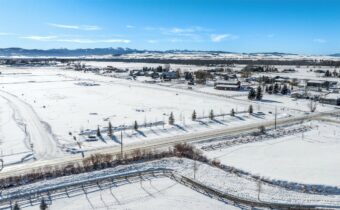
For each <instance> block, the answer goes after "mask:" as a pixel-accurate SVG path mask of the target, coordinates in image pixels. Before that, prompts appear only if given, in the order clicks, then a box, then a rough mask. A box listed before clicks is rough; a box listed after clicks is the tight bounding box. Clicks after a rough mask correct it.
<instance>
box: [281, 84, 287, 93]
mask: <svg viewBox="0 0 340 210" xmlns="http://www.w3.org/2000/svg"><path fill="white" fill-rule="evenodd" d="M281 94H282V95H287V94H288V86H287V84H284V85H283V87H282V89H281Z"/></svg>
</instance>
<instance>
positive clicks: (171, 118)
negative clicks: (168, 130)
mask: <svg viewBox="0 0 340 210" xmlns="http://www.w3.org/2000/svg"><path fill="white" fill-rule="evenodd" d="M173 124H175V118H174V114H173V113H172V112H171V113H170V116H169V125H173Z"/></svg>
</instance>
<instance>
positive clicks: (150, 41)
mask: <svg viewBox="0 0 340 210" xmlns="http://www.w3.org/2000/svg"><path fill="white" fill-rule="evenodd" d="M147 42H148V43H150V44H156V43H159V40H155V39H151V40H147Z"/></svg>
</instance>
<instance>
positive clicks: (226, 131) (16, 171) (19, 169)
mask: <svg viewBox="0 0 340 210" xmlns="http://www.w3.org/2000/svg"><path fill="white" fill-rule="evenodd" d="M339 112H340V110H339V109H337V110H332V111H328V112H318V113H312V114H308V115H303V116H297V117H289V118H281V119H278V120H277V125H278V126H279V125H286V124H291V123H298V122H302V121H304V120H312V119H320V118H322V117H323V116H327V115H329V114H335V113H339ZM259 126H265V127H266V128H270V127H274V120H268V121H266V122H263V123H258V122H257V123H252V124H247V125H242V126H237V127H230V128H223V129H216V130H211V131H204V132H197V133H194V134H185V135H175V136H171V137H165V138H160V139H153V140H150V141H148V142H140V143H134V144H128V145H125V146H124V153H126V154H129V153H131V152H133V151H134V150H136V149H161V148H168V147H170V146H173V145H175V144H177V143H183V142H197V141H202V140H205V139H211V138H215V137H222V136H226V135H231V134H237V133H242V132H249V131H253V130H258V128H259ZM98 153H100V154H112V155H116V154H120V147H119V146H114V147H107V148H102V149H97V150H93V151H87V152H86V153H85V157H88V156H90V155H91V154H98ZM82 159H83V158H82V157H81V155H80V154H78V155H66V154H65V155H64V156H62V157H56V158H54V159H53V160H52V159H49V160H41V161H36V162H33V163H25V164H19V165H14V166H9V167H5V168H4V169H3V171H1V172H0V178H4V177H9V176H14V175H20V174H25V173H30V172H31V171H32V170H33V169H39V168H43V167H45V166H51V167H53V166H66V165H68V164H75V163H79V162H82Z"/></svg>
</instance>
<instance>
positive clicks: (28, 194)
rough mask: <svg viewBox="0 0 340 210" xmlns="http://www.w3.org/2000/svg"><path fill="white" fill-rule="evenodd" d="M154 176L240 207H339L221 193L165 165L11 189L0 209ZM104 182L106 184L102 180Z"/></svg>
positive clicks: (2, 199) (3, 199)
mask: <svg viewBox="0 0 340 210" xmlns="http://www.w3.org/2000/svg"><path fill="white" fill-rule="evenodd" d="M148 175H151V176H154V177H161V176H166V177H168V178H170V179H172V180H174V181H176V182H178V183H180V184H183V185H185V186H187V187H189V188H191V189H193V190H195V191H198V192H201V193H203V194H206V195H209V196H210V197H215V198H216V199H218V200H224V201H225V202H226V203H229V204H232V205H235V206H239V207H242V206H243V207H251V208H253V207H258V208H270V209H318V208H323V209H325V208H326V209H330V208H332V209H334V208H339V209H340V206H327V205H303V204H287V203H269V202H263V201H256V200H250V199H246V198H241V197H237V196H235V195H232V194H230V193H226V192H222V191H219V190H217V189H214V188H212V187H209V186H207V185H204V184H202V183H200V182H198V181H195V180H193V179H190V178H188V177H185V176H182V175H178V174H175V173H173V171H172V170H171V169H166V168H156V169H149V170H145V171H136V172H129V173H122V174H115V175H107V176H103V177H100V178H97V177H94V178H91V179H87V180H81V181H78V182H72V183H69V184H62V185H56V186H52V187H46V188H39V189H37V190H33V191H24V192H14V193H12V194H10V195H8V196H7V197H3V196H4V195H1V196H0V209H8V207H11V206H12V205H13V203H14V202H18V203H19V205H20V204H26V205H32V204H33V203H34V204H37V205H38V204H39V203H40V199H41V198H42V197H45V198H49V199H50V200H52V198H51V197H53V198H56V197H58V196H62V194H68V193H73V192H76V191H79V190H83V191H84V192H86V190H88V189H91V188H93V187H98V188H100V189H101V188H105V186H106V187H108V186H111V185H112V184H113V183H117V182H120V181H123V180H127V179H132V178H142V177H143V176H148ZM104 182H106V183H104Z"/></svg>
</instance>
